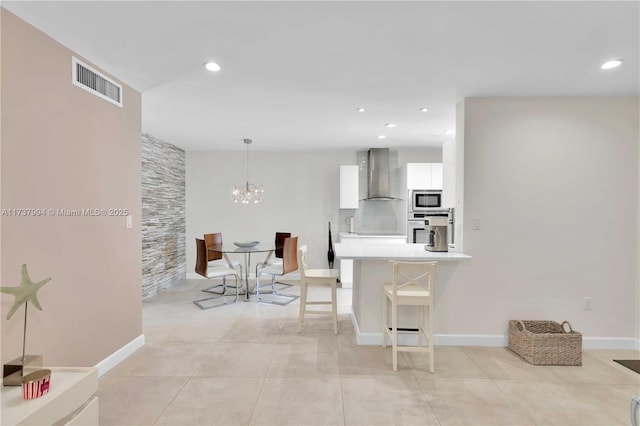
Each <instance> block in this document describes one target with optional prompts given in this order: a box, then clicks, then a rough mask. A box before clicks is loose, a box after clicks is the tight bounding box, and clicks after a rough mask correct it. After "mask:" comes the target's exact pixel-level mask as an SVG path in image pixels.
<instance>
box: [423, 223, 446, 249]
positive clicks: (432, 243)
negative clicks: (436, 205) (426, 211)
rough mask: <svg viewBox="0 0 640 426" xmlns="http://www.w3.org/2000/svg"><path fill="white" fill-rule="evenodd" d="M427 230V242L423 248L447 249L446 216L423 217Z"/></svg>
mask: <svg viewBox="0 0 640 426" xmlns="http://www.w3.org/2000/svg"><path fill="white" fill-rule="evenodd" d="M424 223H425V226H426V230H427V244H425V246H424V249H425V250H427V251H449V244H448V241H447V226H448V224H449V219H448V218H447V217H446V216H428V217H425V221H424Z"/></svg>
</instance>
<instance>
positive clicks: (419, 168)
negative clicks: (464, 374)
mask: <svg viewBox="0 0 640 426" xmlns="http://www.w3.org/2000/svg"><path fill="white" fill-rule="evenodd" d="M442 176H443V168H442V163H407V189H442Z"/></svg>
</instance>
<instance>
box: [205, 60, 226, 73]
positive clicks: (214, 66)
mask: <svg viewBox="0 0 640 426" xmlns="http://www.w3.org/2000/svg"><path fill="white" fill-rule="evenodd" d="M204 67H205V68H206V69H208V70H209V71H212V72H218V71H220V70H221V69H222V68H221V67H220V65H218V64H216V63H215V62H207V63H205V64H204Z"/></svg>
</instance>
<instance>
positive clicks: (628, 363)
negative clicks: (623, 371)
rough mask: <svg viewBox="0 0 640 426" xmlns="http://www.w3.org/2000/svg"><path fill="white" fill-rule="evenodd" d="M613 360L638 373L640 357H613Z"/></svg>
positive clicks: (639, 371) (639, 370)
mask: <svg viewBox="0 0 640 426" xmlns="http://www.w3.org/2000/svg"><path fill="white" fill-rule="evenodd" d="M614 361H615V362H617V363H618V364H620V365H624V366H625V367H627V368H628V369H630V370H633V371H635V372H636V373H638V374H640V359H614Z"/></svg>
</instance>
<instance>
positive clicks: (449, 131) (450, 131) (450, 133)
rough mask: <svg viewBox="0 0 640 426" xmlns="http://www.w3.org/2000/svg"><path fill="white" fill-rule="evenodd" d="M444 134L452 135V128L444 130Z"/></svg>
mask: <svg viewBox="0 0 640 426" xmlns="http://www.w3.org/2000/svg"><path fill="white" fill-rule="evenodd" d="M444 134H445V135H452V134H453V130H445V131H444Z"/></svg>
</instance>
